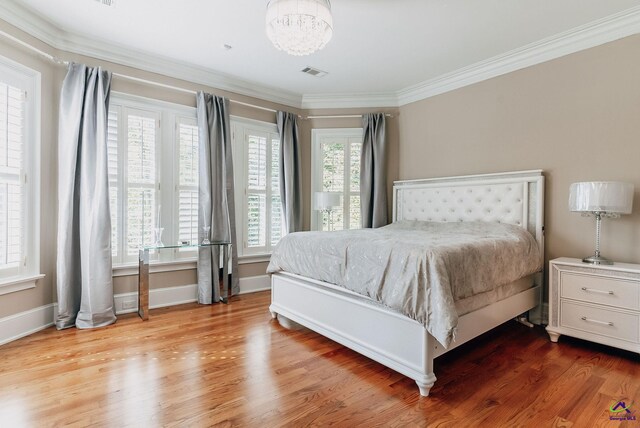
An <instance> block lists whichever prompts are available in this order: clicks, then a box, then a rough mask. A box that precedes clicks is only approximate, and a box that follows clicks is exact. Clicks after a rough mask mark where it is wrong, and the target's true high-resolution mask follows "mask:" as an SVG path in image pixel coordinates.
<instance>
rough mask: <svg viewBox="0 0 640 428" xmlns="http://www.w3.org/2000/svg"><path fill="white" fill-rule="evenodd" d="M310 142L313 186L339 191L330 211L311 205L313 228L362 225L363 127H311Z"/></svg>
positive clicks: (316, 189) (315, 189)
mask: <svg viewBox="0 0 640 428" xmlns="http://www.w3.org/2000/svg"><path fill="white" fill-rule="evenodd" d="M313 146H314V147H313V151H312V158H313V159H312V169H313V171H312V181H313V182H312V189H313V191H314V192H334V193H337V194H339V195H340V201H341V206H340V208H337V209H334V210H332V211H331V212H319V211H315V210H314V208H315V207H312V210H313V211H312V212H313V214H312V228H314V229H315V230H343V229H359V228H361V227H362V226H361V218H360V155H361V153H362V129H361V128H357V129H316V130H313ZM312 199H313V198H312Z"/></svg>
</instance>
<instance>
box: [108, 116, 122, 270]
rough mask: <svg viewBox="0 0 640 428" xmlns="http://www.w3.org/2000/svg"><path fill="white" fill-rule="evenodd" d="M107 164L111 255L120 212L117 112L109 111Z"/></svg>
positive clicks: (116, 247)
mask: <svg viewBox="0 0 640 428" xmlns="http://www.w3.org/2000/svg"><path fill="white" fill-rule="evenodd" d="M107 162H108V168H107V169H108V175H109V205H110V208H111V255H112V257H113V258H114V259H117V257H118V254H119V249H120V247H119V245H120V242H119V241H118V237H119V236H120V211H119V205H118V110H117V109H113V108H112V109H110V110H109V116H108V123H107Z"/></svg>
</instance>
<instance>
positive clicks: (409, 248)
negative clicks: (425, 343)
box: [267, 221, 541, 347]
mask: <svg viewBox="0 0 640 428" xmlns="http://www.w3.org/2000/svg"><path fill="white" fill-rule="evenodd" d="M540 268H541V260H540V252H539V250H538V245H537V242H536V241H535V239H534V238H533V236H532V235H531V234H530V233H529V232H527V231H526V230H524V229H523V228H520V227H517V226H513V225H508V224H500V223H486V222H462V223H435V222H419V221H402V222H397V223H393V224H391V225H389V226H385V227H382V228H378V229H363V230H349V231H339V232H298V233H292V234H289V235H287V236H285V237H284V238H283V239H282V240H281V241H280V243H279V244H278V245H277V246H276V248H275V250H274V252H273V254H272V256H271V261H270V263H269V267H268V268H267V271H268V272H269V273H273V272H280V271H284V272H289V273H293V274H298V275H302V276H305V277H307V278H312V279H315V280H318V281H322V282H327V283H329V284H335V285H337V286H340V287H343V288H345V289H348V290H350V291H353V292H355V293H357V294H360V295H363V296H365V297H368V298H370V299H372V300H374V301H376V302H379V303H382V304H383V305H385V306H387V307H389V308H391V309H393V310H396V311H398V312H400V313H402V314H404V315H406V316H407V317H409V318H412V319H415V320H416V321H418V322H420V323H422V324H423V325H424V326H425V328H426V329H427V330H428V331H429V333H431V335H432V336H433V337H435V338H436V339H437V340H438V341H439V342H440V343H441V344H442V345H443V346H445V347H448V345H449V343H450V342H451V339H452V338H453V335H454V333H455V328H456V326H457V321H458V309H457V307H456V302H460V304H459V305H460V306H461V307H462V308H463V309H464V308H465V307H466V306H465V305H467V304H470V303H465V302H464V301H465V300H466V299H468V298H470V297H473V296H480V297H479V298H478V300H479V301H481V300H483V299H490V298H491V291H492V290H494V289H497V288H499V287H502V286H505V285H507V284H510V283H512V282H515V281H517V280H518V279H520V278H523V277H525V276H527V275H530V274H532V273H534V272H536V271H538V270H539V269H540ZM485 293H486V294H485ZM496 293H500V292H499V291H496ZM487 301H488V300H487ZM468 302H471V300H469V301H468Z"/></svg>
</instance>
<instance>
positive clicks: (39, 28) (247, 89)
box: [0, 1, 302, 108]
mask: <svg viewBox="0 0 640 428" xmlns="http://www.w3.org/2000/svg"><path fill="white" fill-rule="evenodd" d="M0 19H3V20H4V21H6V22H8V23H9V24H11V25H13V26H15V27H16V28H18V29H20V30H22V31H24V32H26V33H27V34H30V35H31V36H33V37H35V38H37V39H39V40H40V41H42V42H44V43H46V44H48V45H49V46H51V47H53V48H55V49H58V50H60V51H64V52H69V53H74V54H79V55H85V56H88V57H93V58H96V59H100V60H104V61H109V62H112V63H116V64H120V65H124V66H128V67H133V68H137V69H140V70H144V71H148V72H151V73H157V74H161V75H164V76H167V77H172V78H176V79H181V80H185V81H188V82H192V83H197V84H201V85H206V86H210V87H213V88H217V89H221V90H224V91H229V92H233V93H236V94H240V95H246V96H249V97H253V98H259V99H261V100H264V101H270V102H274V103H278V104H283V105H286V106H290V107H295V108H300V105H301V103H302V96H301V95H300V94H296V93H293V92H287V91H283V90H282V89H278V88H274V87H270V86H266V85H260V84H257V83H254V82H249V81H246V80H242V79H239V78H236V77H233V76H230V75H227V74H224V73H220V72H217V71H215V70H212V69H209V68H206V67H201V66H198V65H194V64H189V63H186V62H182V61H177V60H175V59H171V58H166V57H163V56H160V55H153V54H147V53H144V52H141V51H137V50H134V49H130V48H127V47H124V46H119V45H116V44H112V43H108V42H105V41H102V40H97V39H92V38H88V37H85V36H80V35H76V34H71V33H67V32H64V31H62V30H60V29H59V28H57V27H56V26H55V25H53V24H51V23H50V22H49V21H47V20H46V19H43V18H42V17H41V16H40V15H38V14H37V13H34V12H33V11H31V10H30V9H28V8H26V7H24V6H22V5H19V4H17V3H15V2H12V1H6V2H4V1H3V2H2V3H1V4H0Z"/></svg>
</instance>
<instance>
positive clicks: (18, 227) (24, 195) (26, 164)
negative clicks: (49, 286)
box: [0, 57, 41, 294]
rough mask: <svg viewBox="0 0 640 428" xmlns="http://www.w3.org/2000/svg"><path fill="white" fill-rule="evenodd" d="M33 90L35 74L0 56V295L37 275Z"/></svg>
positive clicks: (35, 94)
mask: <svg viewBox="0 0 640 428" xmlns="http://www.w3.org/2000/svg"><path fill="white" fill-rule="evenodd" d="M39 90H40V74H39V73H37V72H35V71H33V70H30V69H28V68H26V67H23V66H21V65H20V64H17V63H14V62H12V61H10V60H8V59H5V58H2V57H0V294H5V293H8V292H12V291H17V290H19V289H24V288H30V287H32V286H35V279H34V278H35V277H41V275H39V269H40V266H39V259H40V257H39V252H40V250H39V245H38V242H39V238H40V236H39V230H40V228H39V212H38V209H39V190H40V189H39V183H40V178H39V156H40V153H39V150H40V143H39V138H40V135H39V129H40V119H39V96H40V94H39ZM25 279H29V284H26V282H24V280H25ZM31 280H33V281H31ZM17 285H19V286H17ZM21 285H25V286H24V287H22V286H21Z"/></svg>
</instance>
